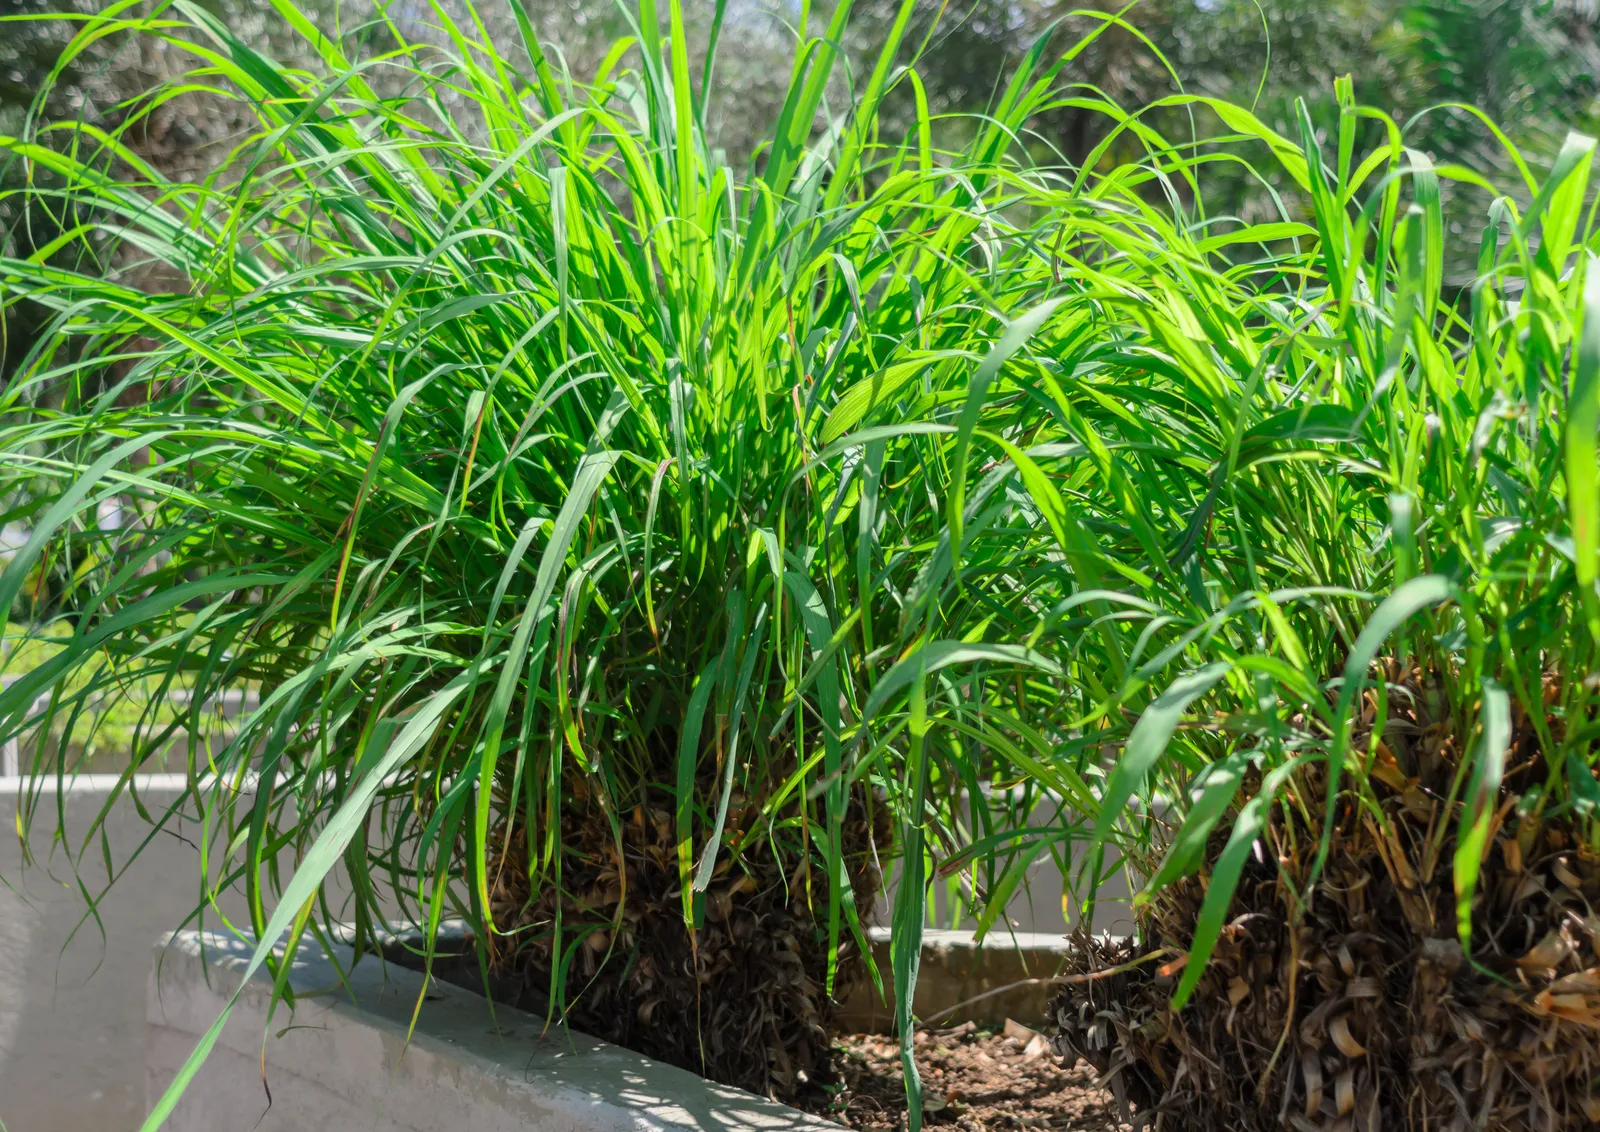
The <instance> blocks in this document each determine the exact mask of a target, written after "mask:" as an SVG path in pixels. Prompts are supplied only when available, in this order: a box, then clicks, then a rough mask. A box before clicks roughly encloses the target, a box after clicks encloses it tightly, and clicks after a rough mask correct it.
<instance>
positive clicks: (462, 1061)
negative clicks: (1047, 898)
mask: <svg viewBox="0 0 1600 1132" xmlns="http://www.w3.org/2000/svg"><path fill="white" fill-rule="evenodd" d="M335 952H336V957H337V959H338V960H339V963H340V964H341V965H342V966H344V967H345V968H346V969H347V970H350V976H349V979H348V982H347V983H346V984H345V985H343V986H341V985H340V981H339V978H338V974H337V972H336V971H335V969H334V965H333V964H332V963H330V962H329V961H328V958H327V956H325V955H321V954H316V955H309V954H308V955H306V956H305V957H303V958H300V959H297V960H296V962H295V965H294V969H293V970H292V972H291V974H290V978H289V981H290V984H291V985H292V986H293V988H294V990H295V993H296V995H297V996H298V1000H297V1004H296V1007H295V1010H294V1013H293V1016H292V1018H291V1017H290V1015H289V1013H288V1011H287V1009H286V1008H284V1007H281V1006H280V1008H279V1010H278V1013H277V1014H276V1016H274V1017H273V1018H272V1020H271V1024H270V1025H271V1028H270V1031H269V1029H268V1019H267V1006H268V1003H269V1002H270V999H271V992H272V987H271V983H270V981H269V979H268V978H267V977H266V972H265V971H262V972H259V973H258V974H257V976H256V978H254V979H252V980H251V983H250V985H249V986H248V987H247V988H246V989H245V992H244V994H243V995H242V996H241V997H240V1000H239V1004H238V1006H237V1007H236V1008H235V1010H234V1014H233V1017H232V1018H231V1019H230V1020H229V1023H228V1025H227V1027H226V1028H225V1029H224V1031H223V1034H222V1039H221V1041H220V1042H218V1044H217V1047H216V1049H215V1051H214V1052H213V1053H212V1055H211V1058H210V1060H209V1061H207V1063H206V1065H205V1067H204V1068H203V1069H202V1070H201V1071H200V1073H199V1075H198V1076H197V1077H196V1079H195V1081H194V1082H193V1084H192V1085H191V1086H190V1088H189V1091H188V1093H187V1094H186V1095H185V1097H184V1099H183V1101H182V1102H181V1103H180V1104H179V1106H178V1108H177V1110H176V1111H175V1112H174V1114H173V1116H172V1118H171V1119H170V1120H169V1121H168V1123H167V1125H166V1127H167V1128H169V1129H171V1130H173V1132H291V1130H292V1132H335V1130H337V1132H354V1130H358V1129H359V1130H371V1132H466V1130H471V1132H502V1130H503V1132H512V1130H517V1132H523V1130H526V1129H529V1128H539V1129H549V1130H551V1132H556V1130H559V1132H655V1130H668V1129H690V1130H695V1132H787V1130H802V1129H804V1130H809V1132H824V1130H831V1132H837V1127H838V1126H837V1125H833V1124H830V1123H828V1122H827V1121H824V1120H821V1119H819V1118H817V1117H814V1116H809V1115H807V1114H805V1113H802V1112H799V1111H798V1110H796V1109H792V1108H789V1107H787V1106H785V1105H780V1104H776V1103H774V1102H772V1101H769V1100H765V1099H763V1098H760V1097H756V1096H752V1095H751V1094H749V1093H745V1092H742V1091H741V1090H738V1089H732V1088H728V1087H725V1086H722V1085H715V1084H712V1083H710V1082H708V1081H706V1080H705V1079H704V1078H701V1077H697V1076H695V1075H694V1074H692V1073H688V1072H685V1071H684V1070H681V1069H676V1068H674V1067H672V1066H669V1065H664V1064H662V1063H660V1062H657V1061H652V1060H651V1059H649V1058H647V1057H642V1056H640V1055H639V1054H635V1053H630V1052H629V1051H627V1050H624V1049H621V1048H619V1047H617V1046H613V1045H609V1044H607V1043H605V1042H601V1041H597V1040H595V1039H593V1038H589V1037H586V1036H584V1035H582V1034H579V1033H575V1032H573V1031H570V1030H565V1029H563V1028H560V1027H557V1026H551V1027H549V1028H548V1030H546V1027H545V1024H544V1022H543V1021H542V1020H541V1019H539V1018H537V1017H534V1016H533V1015H531V1014H526V1013H524V1012H522V1011H519V1010H512V1009H509V1008H507V1007H495V1008H494V1010H493V1013H492V1014H491V1011H490V1008H489V1004H488V1003H487V1001H486V1000H485V999H484V998H483V997H481V996H480V995H477V994H474V993H472V992H471V991H467V990H463V989H461V988H459V987H455V986H451V985H450V984H448V983H442V982H435V983H434V984H432V985H430V986H429V987H428V991H427V998H426V1000H425V1001H424V1002H423V1003H422V1009H421V1011H420V1014H419V1017H418V1021H417V1027H416V1030H415V1032H414V1033H413V1034H412V1036H411V1039H410V1042H409V1044H408V1043H407V1040H406V1032H407V1028H408V1026H409V1025H410V1021H411V1015H412V1011H413V1009H414V1008H415V1007H416V1005H417V1000H418V998H419V997H420V996H421V994H422V977H421V976H420V975H419V974H417V973H416V972H413V971H410V970H407V969H405V968H403V967H400V966H397V965H396V964H393V963H389V964H384V963H380V962H379V961H377V960H375V959H371V958H367V959H363V960H362V961H361V962H360V963H359V964H357V965H356V966H355V967H354V969H353V970H351V969H350V966H349V964H350V951H349V949H347V948H342V947H336V948H335ZM156 959H157V966H156V971H155V973H154V975H153V976H152V978H151V980H150V986H149V1011H148V1031H147V1043H146V1067H147V1091H148V1098H149V1103H150V1104H152V1105H153V1104H154V1102H155V1101H156V1100H157V1099H158V1098H159V1097H160V1095H161V1093H162V1091H163V1090H164V1089H165V1087H166V1085H167V1083H168V1082H170V1081H171V1080H172V1078H173V1077H174V1076H175V1075H176V1073H177V1071H178V1069H179V1068H180V1067H181V1066H182V1064H183V1062H184V1060H185V1058H187V1057H188V1055H189V1052H190V1051H191V1050H192V1049H193V1048H194V1046H195V1043H196V1042H197V1041H198V1040H199V1038H200V1037H201V1035H203V1034H204V1033H205V1032H206V1030H207V1029H209V1028H210V1026H211V1025H212V1023H213V1022H215V1021H216V1018H217V1016H218V1015H219V1014H220V1013H221V1011H222V1009H223V1006H224V1005H225V1004H226V1002H227V998H228V995H230V994H231V993H232V992H233V989H234V988H235V987H236V986H238V983H239V979H240V977H241V976H242V974H243V971H244V968H245V966H246V965H247V963H248V960H249V948H248V947H247V945H245V944H243V943H241V942H239V941H238V940H235V939H233V938H232V937H231V936H225V935H219V934H216V933H212V932H204V933H201V932H193V931H190V932H182V933H179V934H178V935H176V936H173V937H171V938H170V939H169V940H168V941H167V942H166V943H165V944H163V945H162V947H161V948H159V949H158V950H157V953H156ZM263 1068H264V1069H265V1080H264V1082H263ZM263 1084H265V1088H264V1087H263ZM267 1089H270V1090H271V1103H270V1106H269V1103H268V1097H267V1091H266V1090H267Z"/></svg>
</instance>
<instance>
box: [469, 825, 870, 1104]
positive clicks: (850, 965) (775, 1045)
mask: <svg viewBox="0 0 1600 1132" xmlns="http://www.w3.org/2000/svg"><path fill="white" fill-rule="evenodd" d="M577 808H578V807H569V808H568V810H567V811H566V812H565V813H564V814H563V818H564V824H563V828H562V839H563V841H564V843H565V844H566V846H567V855H566V858H565V861H564V864H563V870H564V872H563V875H562V877H561V890H562V891H563V892H564V897H563V898H562V899H561V901H560V906H559V913H560V922H561V932H560V936H559V939H560V945H559V946H560V949H559V952H558V950H557V947H556V939H557V934H556V932H555V931H554V926H555V923H556V916H557V911H558V905H557V893H556V889H555V886H554V884H552V883H547V884H546V885H545V886H544V887H543V888H542V890H541V891H540V892H539V894H538V895H537V896H536V897H534V898H533V899H532V900H531V902H530V898H529V890H530V886H529V879H528V871H527V869H526V866H525V861H526V856H525V853H524V845H523V839H522V837H521V835H520V833H515V834H514V835H513V836H512V837H511V838H509V839H505V838H502V839H501V840H500V842H499V843H500V845H501V846H502V853H501V860H500V861H499V863H498V867H497V869H496V873H495V878H496V879H495V882H494V885H493V888H492V891H491V898H492V901H493V912H494V917H495V924H496V926H497V927H498V928H499V929H500V930H501V931H502V932H504V933H506V934H505V935H502V936H500V937H498V938H496V939H495V941H494V947H493V950H492V956H491V964H492V968H493V970H494V973H495V974H496V975H497V976H500V977H501V978H502V979H504V980H506V981H507V982H508V983H509V985H510V986H511V987H512V988H513V993H514V994H515V997H516V1001H517V1003H518V1004H519V1005H522V1006H525V1007H526V1008H528V1009H531V1010H534V1011H536V1012H539V1013H546V1014H552V1015H561V1014H562V1011H561V1010H560V1009H559V1007H560V1005H561V1004H560V1003H559V1002H558V1004H557V1008H556V1009H552V1008H551V1004H550V1001H549V999H550V994H549V992H550V987H551V971H552V969H553V968H555V969H559V968H560V966H561V965H564V966H565V972H564V973H565V993H564V995H563V996H561V997H562V998H564V1000H565V1013H564V1018H565V1021H566V1022H567V1023H568V1024H569V1025H571V1026H572V1027H574V1028H575V1029H578V1030H581V1031H583V1032H584V1033H587V1034H591V1035H593V1036H594V1037H597V1038H602V1039H604V1040H606V1041H610V1042H615V1043H616V1044H618V1045H621V1046H625V1047H627V1048H628V1049H631V1050H634V1051H636V1052H638V1053H642V1054H645V1055H646V1056H649V1057H653V1058H656V1059H658V1060H660V1061H665V1062H668V1063H670V1064H673V1065H677V1066H679V1067H681V1068H684V1069H688V1070H690V1071H692V1072H695V1073H699V1074H701V1075H703V1076H705V1077H708V1078H710V1079H711V1080H714V1081H719V1082H721V1083H723V1084H728V1085H734V1086H737V1087H739V1088H742V1089H747V1090H749V1091H750V1092H753V1093H757V1094H760V1095H763V1096H769V1097H772V1098H774V1099H777V1100H791V1099H793V1098H794V1097H796V1096H797V1094H798V1093H800V1092H801V1091H803V1090H805V1089H807V1087H808V1086H810V1085H815V1084H818V1083H821V1082H824V1081H827V1080H828V1079H829V1074H830V1068H829V1034H828V1029H827V1023H828V1020H829V1017H830V1015H831V1014H832V1011H833V1003H832V1002H831V1001H830V1000H829V998H828V996H827V993H826V990H825V988H826V979H827V965H828V933H827V877H826V874H825V873H824V872H823V871H822V866H821V864H820V861H819V859H818V858H817V857H816V856H815V854H813V856H812V858H811V859H810V860H809V861H808V860H807V859H806V858H805V857H804V856H802V854H801V853H800V852H799V851H798V847H796V851H795V852H794V853H793V854H792V855H784V856H778V855H775V853H774V850H773V847H772V843H771V842H770V841H769V840H767V839H765V838H759V837H758V838H755V839H752V841H751V843H750V844H749V845H748V846H746V847H745V849H744V851H743V853H742V854H741V855H740V857H739V860H738V862H737V863H736V864H735V863H733V862H732V861H730V860H728V859H727V857H726V851H724V859H723V860H722V861H721V863H720V864H719V866H718V868H717V872H716V875H715V879H714V880H713V882H712V884H711V886H710V889H709V891H707V892H706V893H705V895H704V898H703V899H704V905H703V916H702V918H701V926H700V928H699V929H698V930H697V931H695V932H694V933H691V932H690V931H689V930H688V929H687V927H686V926H685V924H684V918H683V903H682V897H681V895H680V892H681V885H680V883H679V873H678V851H677V844H676V836H675V832H674V823H673V820H672V817H671V814H670V812H668V811H667V810H666V809H665V807H662V808H657V809H646V808H645V807H639V808H637V809H635V810H634V811H633V812H632V814H631V816H629V817H627V818H625V820H624V821H623V822H622V825H621V829H622V846H621V857H620V860H619V857H618V851H617V843H616V838H615V836H614V833H613V829H612V826H611V823H610V821H609V820H607V819H606V818H605V816H604V815H603V814H602V813H601V812H600V810H599V808H598V807H597V806H593V805H583V806H582V809H581V812H573V811H574V810H576V809H577ZM731 822H732V818H730V825H731ZM885 832H886V830H885V829H879V830H877V831H876V839H875V840H876V844H878V845H880V846H881V845H884V844H886V840H885V836H884V834H885ZM873 833H874V831H873V830H872V829H871V828H870V827H869V823H868V820H867V817H866V812H865V810H864V808H863V807H861V806H859V805H858V806H855V807H853V808H852V811H851V813H850V820H849V821H848V822H847V823H846V828H845V831H844V844H845V847H846V861H847V867H848V869H849V873H850V879H851V883H852V887H853V889H854V892H855V904H856V912H857V915H858V916H859V917H860V918H861V920H862V922H863V923H865V922H866V921H867V919H868V918H869V917H870V914H871V909H872V904H873V898H874V897H875V896H876V894H877V890H878V885H879V877H878V872H877V869H876V867H875V866H874V865H873V863H872V861H873V854H872V845H873V843H874V838H873ZM507 845H509V848H508V849H507V848H504V847H505V846H507ZM624 884H625V885H626V893H625V894H624ZM617 925H620V927H619V926H617ZM841 931H842V933H843V935H844V939H843V941H842V942H841V945H840V950H839V961H838V970H837V974H836V981H835V994H836V995H837V996H838V997H840V998H842V997H843V995H844V992H845V990H846V989H847V988H848V986H849V985H850V980H852V979H854V978H855V977H857V972H858V969H859V967H860V959H859V954H858V952H857V949H856V947H855V945H854V943H853V942H852V941H851V940H850V936H849V931H848V929H847V928H844V929H841Z"/></svg>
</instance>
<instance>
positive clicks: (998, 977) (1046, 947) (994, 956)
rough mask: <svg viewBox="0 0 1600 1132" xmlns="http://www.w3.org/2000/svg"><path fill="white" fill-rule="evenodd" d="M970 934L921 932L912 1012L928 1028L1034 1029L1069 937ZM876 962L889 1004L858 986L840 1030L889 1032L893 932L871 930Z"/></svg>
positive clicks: (841, 1009)
mask: <svg viewBox="0 0 1600 1132" xmlns="http://www.w3.org/2000/svg"><path fill="white" fill-rule="evenodd" d="M972 935H973V933H972V932H969V931H924V932H923V933H922V963H921V965H920V967H919V968H918V972H917V989H916V994H915V997H914V999H913V1001H912V1008H913V1013H915V1015H916V1016H917V1018H919V1019H921V1020H922V1021H924V1022H929V1023H937V1025H939V1026H952V1025H956V1024H957V1023H961V1022H976V1023H977V1024H978V1025H980V1026H993V1027H998V1026H1000V1025H1002V1024H1004V1022H1005V1020H1006V1019H1007V1018H1014V1019H1016V1020H1017V1021H1018V1022H1021V1023H1023V1024H1024V1025H1028V1026H1033V1027H1035V1028H1037V1027H1038V1026H1039V1025H1040V1024H1041V1023H1042V1022H1043V1021H1044V1014H1045V1004H1046V1002H1047V1001H1048V1000H1049V997H1050V988H1049V987H1048V986H1047V985H1046V984H1047V983H1048V981H1049V980H1050V979H1051V978H1052V977H1053V976H1054V975H1056V974H1058V973H1059V972H1060V970H1061V964H1062V961H1063V960H1064V959H1065V958H1066V951H1067V940H1066V937H1065V936H1058V935H1050V934H1047V933H1044V932H1007V931H1005V930H1004V929H1003V928H996V929H994V930H993V931H991V932H990V933H989V935H988V937H987V938H985V939H984V941H983V942H982V943H974V942H973V938H972ZM871 941H872V957H873V961H874V962H876V963H877V965H878V971H879V973H880V974H881V975H882V976H883V989H884V997H883V999H880V998H879V997H878V992H877V991H875V990H873V988H872V985H871V984H870V983H868V982H862V983H860V984H858V985H857V986H856V988H855V989H854V991H853V992H852V993H851V995H850V997H849V998H847V999H846V1000H845V1001H844V1002H843V1003H842V1004H841V1005H840V1007H839V1013H838V1015H837V1017H836V1024H837V1025H838V1027H839V1028H840V1029H841V1030H843V1031H845V1032H861V1033H880V1034H887V1033H891V1032H892V1031H893V1029H894V983H893V979H894V975H893V972H892V969H891V967H890V966H889V963H890V959H889V929H888V928H873V929H872V931H871Z"/></svg>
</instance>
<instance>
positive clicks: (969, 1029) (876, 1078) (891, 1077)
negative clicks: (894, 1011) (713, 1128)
mask: <svg viewBox="0 0 1600 1132" xmlns="http://www.w3.org/2000/svg"><path fill="white" fill-rule="evenodd" d="M1009 1034H1010V1035H1011V1036H1007V1034H1006V1033H989V1032H985V1031H980V1030H978V1029H977V1028H976V1027H974V1026H973V1025H972V1024H971V1023H967V1024H966V1025H964V1026H959V1027H956V1028H955V1029H952V1030H943V1031H938V1032H934V1033H927V1032H923V1033H919V1034H918V1035H917V1047H916V1048H917V1068H918V1070H919V1071H920V1073H921V1074H922V1089H923V1100H924V1104H923V1119H924V1123H925V1124H926V1125H927V1126H928V1127H930V1128H951V1129H959V1130H960V1132H1003V1130H1007V1129H1045V1128H1051V1129H1059V1130H1061V1132H1120V1130H1122V1129H1124V1128H1126V1127H1127V1126H1126V1125H1123V1124H1121V1123H1120V1122H1119V1121H1118V1120H1117V1118H1116V1117H1115V1115H1114V1109H1115V1105H1114V1104H1113V1102H1112V1099H1111V1095H1110V1094H1109V1093H1108V1092H1106V1091H1105V1090H1104V1089H1101V1088H1098V1087H1096V1085H1095V1072H1094V1070H1093V1069H1091V1068H1090V1067H1089V1066H1088V1065H1087V1064H1086V1063H1084V1062H1081V1061H1080V1062H1077V1063H1076V1064H1065V1065H1064V1064H1062V1063H1061V1062H1060V1061H1059V1060H1058V1059H1057V1058H1056V1056H1055V1055H1054V1053H1052V1052H1051V1051H1050V1050H1049V1048H1048V1045H1047V1043H1046V1042H1045V1040H1044V1039H1043V1038H1041V1037H1038V1036H1037V1035H1035V1034H1033V1032H1032V1031H1030V1030H1027V1029H1025V1028H1023V1027H1019V1026H1016V1024H1015V1023H1012V1024H1011V1026H1010V1027H1009ZM832 1060H833V1070H834V1080H835V1082H836V1084H835V1085H833V1086H832V1087H830V1088H826V1089H823V1090H818V1091H815V1092H813V1093H812V1094H810V1095H809V1096H808V1097H805V1098H802V1100H801V1101H800V1106H801V1107H802V1108H805V1109H806V1110H808V1111H810V1112H814V1113H816V1114H817V1115H819V1116H823V1117H826V1118H827V1119H829V1120H833V1121H837V1122H838V1123H840V1124H842V1125H844V1126H845V1127H847V1128H856V1129H861V1130H863V1132H868V1130H871V1132H878V1130H884V1132H898V1130H899V1129H902V1128H904V1127H905V1123H906V1096H905V1086H904V1084H903V1083H902V1081H901V1074H900V1047H899V1044H898V1042H897V1041H896V1039H894V1038H892V1037H887V1036H885V1035H881V1034H849V1035H845V1036H842V1037H839V1038H837V1039H836V1040H835V1041H834V1044H833V1059H832Z"/></svg>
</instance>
